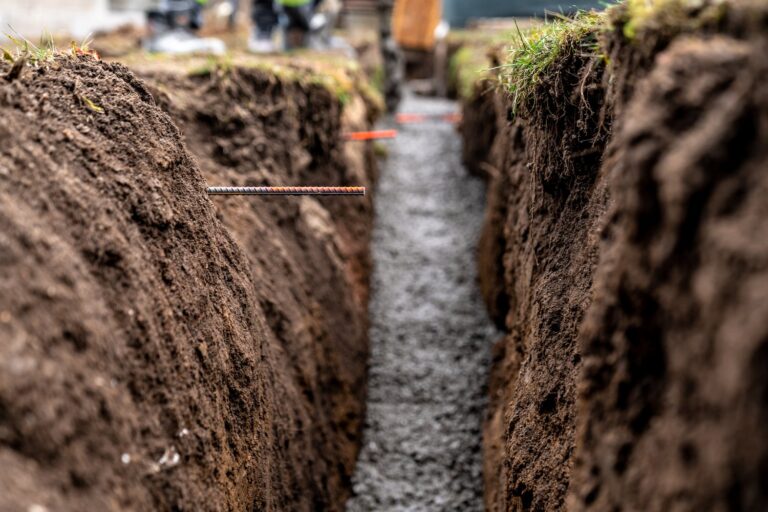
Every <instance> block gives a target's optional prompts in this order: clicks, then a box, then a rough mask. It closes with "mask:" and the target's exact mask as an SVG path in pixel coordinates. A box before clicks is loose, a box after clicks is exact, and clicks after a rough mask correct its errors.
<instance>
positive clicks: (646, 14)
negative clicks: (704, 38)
mask: <svg viewBox="0 0 768 512" xmlns="http://www.w3.org/2000/svg"><path fill="white" fill-rule="evenodd" d="M621 8H622V9H623V11H622V15H623V16H621V18H622V20H621V23H622V25H621V29H622V33H623V35H624V37H625V38H626V39H627V40H628V41H634V40H635V39H637V37H638V35H639V34H640V33H641V32H642V31H644V30H648V29H652V30H662V31H664V32H667V33H673V34H674V33H680V32H687V31H695V30H698V29H700V28H702V27H703V26H705V25H709V24H712V23H716V22H717V21H719V20H720V19H722V18H723V16H724V15H725V13H726V9H727V2H725V1H724V0H626V1H625V2H624V4H623V5H622V7H621Z"/></svg>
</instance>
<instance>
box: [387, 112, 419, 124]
mask: <svg viewBox="0 0 768 512" xmlns="http://www.w3.org/2000/svg"><path fill="white" fill-rule="evenodd" d="M395 120H396V121H397V122H398V123H400V124H413V123H423V122H425V121H426V120H427V116H425V115H424V114H397V116H395Z"/></svg>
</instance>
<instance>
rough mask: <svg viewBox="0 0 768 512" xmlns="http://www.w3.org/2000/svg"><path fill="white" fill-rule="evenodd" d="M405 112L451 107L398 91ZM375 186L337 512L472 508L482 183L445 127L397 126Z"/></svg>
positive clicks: (478, 498) (481, 388) (481, 343)
mask: <svg viewBox="0 0 768 512" xmlns="http://www.w3.org/2000/svg"><path fill="white" fill-rule="evenodd" d="M402 108H403V109H404V110H405V111H409V112H420V113H426V114H430V113H432V114H445V113H450V112H453V111H455V109H456V104H455V103H453V102H450V101H445V100H435V99H425V98H417V97H412V96H411V97H408V98H407V99H406V101H405V102H404V103H403V105H402ZM388 148H389V151H388V157H387V159H386V160H385V161H384V163H383V164H382V171H381V179H380V181H379V184H378V186H377V188H376V220H375V224H374V232H373V247H372V251H373V258H374V262H375V270H374V273H373V279H372V300H371V308H370V315H371V361H370V373H369V394H368V414H367V416H366V425H365V430H364V435H363V437H364V446H363V450H362V452H361V455H360V460H359V462H358V467H357V471H356V473H355V477H354V490H355V497H354V498H353V499H352V500H351V501H350V503H349V506H348V508H347V510H349V511H350V512H353V511H354V512H365V511H373V510H377V511H405V510H423V511H439V510H456V511H471V510H482V509H483V507H482V457H481V438H482V436H481V427H482V415H483V411H484V409H485V405H486V398H485V397H486V386H485V381H486V373H487V368H488V363H489V358H490V347H491V345H492V343H493V341H494V340H495V336H496V333H495V329H494V327H493V325H492V324H491V322H490V320H489V319H488V317H487V314H486V313H485V311H484V310H483V307H482V297H481V295H480V291H479V288H478V286H477V280H476V278H475V274H476V273H475V271H474V264H473V262H474V253H475V247H476V243H477V239H478V236H479V232H480V226H481V223H482V214H483V203H484V197H483V196H484V185H483V183H482V181H481V180H479V179H477V178H473V177H470V176H469V175H468V174H467V173H466V171H465V170H464V168H463V167H462V165H461V161H460V156H461V151H460V149H461V148H460V139H459V136H458V134H457V133H456V130H455V128H454V126H453V125H451V124H448V123H426V124H419V125H410V126H404V127H401V132H400V136H399V138H398V140H397V141H395V142H393V143H392V144H390V145H389V146H388Z"/></svg>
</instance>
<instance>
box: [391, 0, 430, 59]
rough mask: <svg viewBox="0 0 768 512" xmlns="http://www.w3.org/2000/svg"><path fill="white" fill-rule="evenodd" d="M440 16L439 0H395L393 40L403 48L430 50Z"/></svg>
mask: <svg viewBox="0 0 768 512" xmlns="http://www.w3.org/2000/svg"><path fill="white" fill-rule="evenodd" d="M441 16H442V2H441V1H440V0H397V1H396V2H395V9H394V11H393V12H392V32H393V34H394V36H395V41H397V42H398V43H399V44H400V46H402V47H403V48H407V49H411V50H426V51H431V50H432V49H433V48H434V46H435V29H436V28H437V25H438V24H439V23H440V18H441Z"/></svg>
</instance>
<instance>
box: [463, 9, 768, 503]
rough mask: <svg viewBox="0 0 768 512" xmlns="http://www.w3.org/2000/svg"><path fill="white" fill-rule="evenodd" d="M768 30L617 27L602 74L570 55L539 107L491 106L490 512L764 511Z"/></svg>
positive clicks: (474, 144) (487, 236)
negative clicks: (497, 328) (628, 32)
mask: <svg viewBox="0 0 768 512" xmlns="http://www.w3.org/2000/svg"><path fill="white" fill-rule="evenodd" d="M766 19H767V18H766V13H765V10H764V6H763V7H760V6H757V5H752V6H751V7H750V4H740V5H736V6H734V5H731V6H729V7H728V8H727V9H725V10H724V11H723V15H722V17H718V18H717V19H715V21H714V23H712V24H709V25H707V24H705V23H697V24H691V26H695V27H696V31H695V33H693V34H690V33H689V35H683V33H685V32H686V31H688V30H689V29H690V27H688V28H686V29H685V30H678V31H669V30H662V29H661V28H659V27H656V26H651V27H650V28H649V29H648V30H647V31H646V32H644V33H640V34H638V35H637V38H636V40H635V41H633V42H631V43H630V42H628V41H627V40H626V39H625V38H624V37H623V35H622V34H621V30H620V29H618V30H617V31H616V33H613V34H608V35H607V37H608V38H609V39H608V41H607V48H609V50H610V52H611V54H610V66H611V67H610V69H608V70H606V69H605V68H604V67H603V66H601V62H600V61H599V60H597V59H593V58H591V57H590V56H587V55H573V54H564V55H562V56H561V57H560V58H559V59H558V60H557V61H556V63H555V67H554V68H553V70H552V71H551V73H548V74H547V77H545V81H544V82H542V84H541V85H540V87H539V89H538V90H537V93H536V98H537V105H538V106H537V107H536V108H534V109H531V110H523V111H519V112H518V115H516V116H515V115H511V100H510V99H509V98H506V97H504V96H503V95H501V96H498V97H497V98H496V100H495V101H496V105H497V107H496V115H495V119H496V122H497V132H498V134H497V136H496V138H495V139H494V141H493V147H492V148H491V147H489V146H488V145H487V144H486V151H487V152H489V153H490V158H489V159H488V164H487V168H488V169H489V170H490V171H491V172H490V173H489V174H490V181H489V198H488V210H487V213H486V224H485V229H484V235H483V239H482V241H481V249H480V254H479V262H480V272H481V284H482V288H483V293H484V295H485V298H486V303H487V304H488V306H489V309H490V311H491V313H492V315H493V316H494V318H495V319H496V321H497V322H499V323H502V324H503V325H505V327H506V330H507V332H508V334H507V335H506V337H505V338H504V340H502V341H501V342H500V343H499V344H498V345H497V347H496V350H495V354H494V365H493V371H492V377H491V383H490V395H491V404H490V411H489V416H488V420H487V422H486V427H485V434H484V450H485V485H486V506H487V508H488V509H489V510H561V509H569V510H658V511H663V510H692V511H693V510H764V509H765V508H766V506H768V496H766V491H765V489H768V485H767V484H768V482H767V481H766V476H765V475H766V474H768V473H766V469H768V451H767V449H766V448H767V447H768V444H766V441H765V440H766V439H768V431H766V422H765V417H766V414H767V411H768V401H766V393H765V389H766V388H767V386H766V370H765V365H766V358H765V353H768V352H767V351H768V349H767V348H766V347H768V336H766V333H767V332H768V329H767V328H768V324H766V320H765V318H766V315H765V312H764V311H763V310H764V309H765V308H764V303H765V302H766V301H765V295H766V294H767V293H768V281H766V277H765V276H766V272H767V271H768V266H767V265H768V263H767V262H768V246H766V243H765V240H768V221H766V219H768V217H766V212H765V201H764V194H765V192H764V189H765V183H764V182H765V178H764V174H765V173H764V172H763V171H764V170H765V168H766V165H767V162H768V154H766V147H765V144H764V142H765V141H766V140H768V133H766V130H767V129H768V128H766V127H768V104H767V103H766V98H768V94H767V93H766V91H765V87H764V84H765V83H766V78H768V76H767V74H768V73H766V71H768V60H766V57H765V56H766V50H768V47H766V38H765V33H766V31H765V28H766V23H765V20H766ZM478 102H482V103H483V104H485V105H488V104H490V103H491V102H490V100H487V99H485V100H483V99H479V98H477V99H475V100H474V103H471V104H470V105H476V104H477V103H478ZM484 119H487V117H484V116H474V115H469V116H466V115H465V130H464V133H465V137H467V138H468V139H469V148H473V149H472V150H471V154H481V150H480V149H479V147H480V146H481V145H482V144H483V142H482V141H483V140H487V137H486V136H487V133H488V130H487V129H485V128H483V127H482V126H473V123H477V122H482V123H486V122H487V121H486V120H484Z"/></svg>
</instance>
